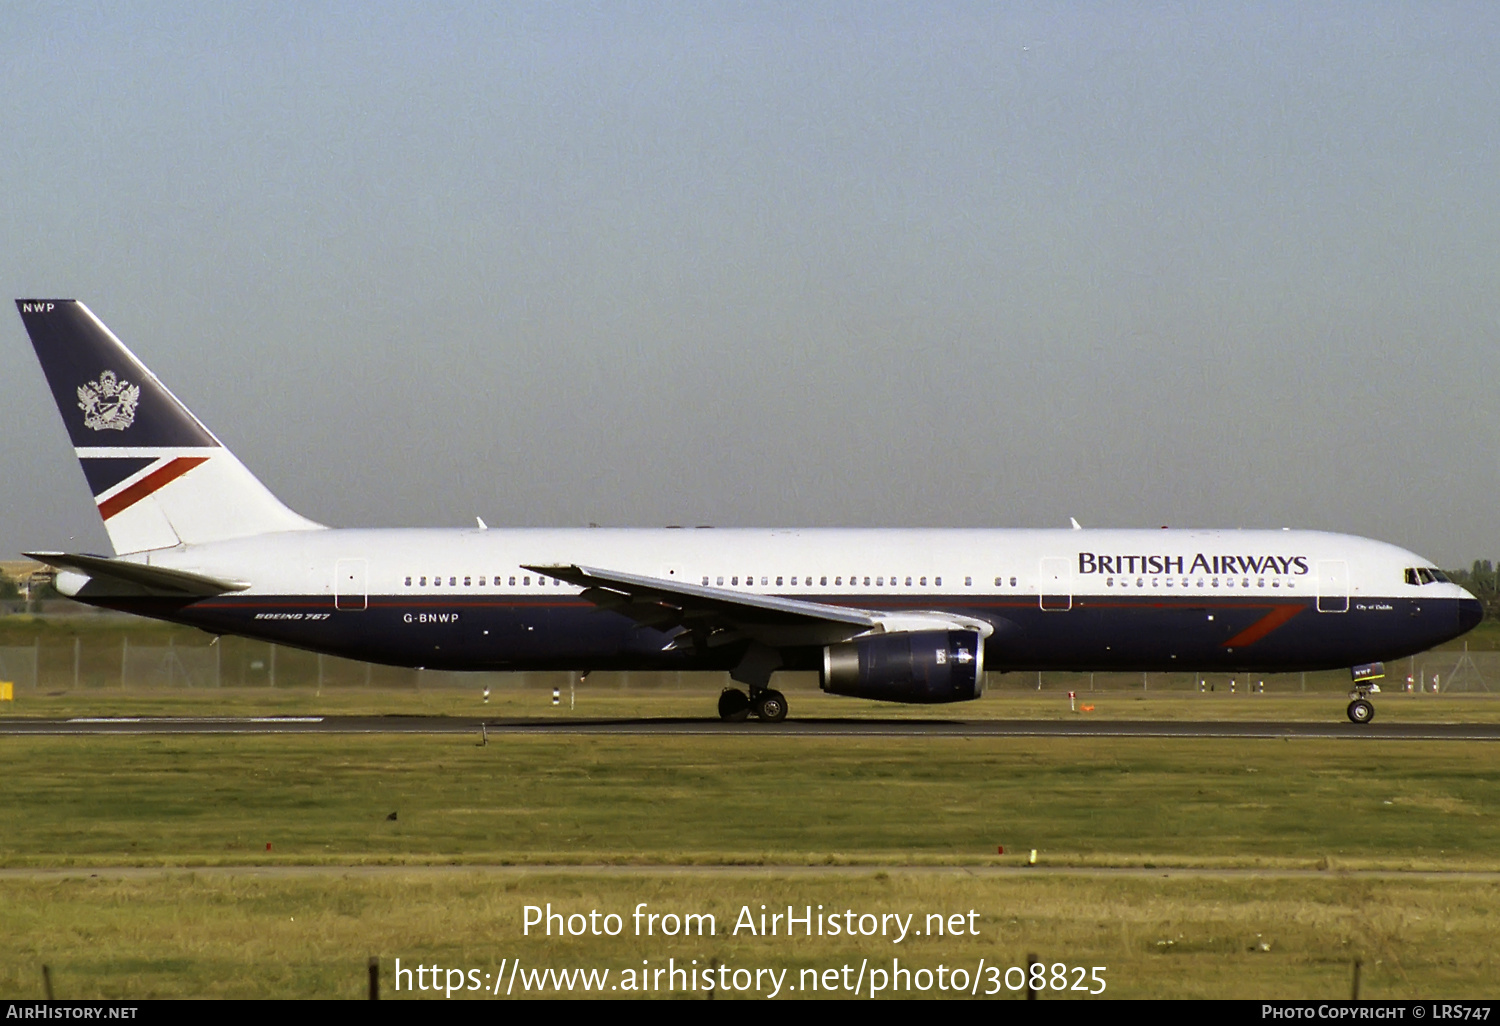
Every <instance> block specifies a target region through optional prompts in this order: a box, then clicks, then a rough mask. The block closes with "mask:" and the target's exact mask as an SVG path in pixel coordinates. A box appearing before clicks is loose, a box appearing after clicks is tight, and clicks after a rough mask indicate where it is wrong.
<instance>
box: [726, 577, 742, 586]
mask: <svg viewBox="0 0 1500 1026" xmlns="http://www.w3.org/2000/svg"><path fill="white" fill-rule="evenodd" d="M729 583H730V584H732V585H734V586H735V587H736V588H738V587H739V586H740V579H739V578H738V577H731V578H730V579H729Z"/></svg>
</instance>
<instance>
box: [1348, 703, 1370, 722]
mask: <svg viewBox="0 0 1500 1026" xmlns="http://www.w3.org/2000/svg"><path fill="white" fill-rule="evenodd" d="M1374 718H1375V706H1373V705H1371V704H1370V703H1369V702H1367V701H1365V700H1364V699H1363V698H1356V699H1355V700H1354V701H1352V702H1350V703H1349V722H1350V723H1360V724H1364V723H1369V722H1370V721H1371V720H1373V719H1374Z"/></svg>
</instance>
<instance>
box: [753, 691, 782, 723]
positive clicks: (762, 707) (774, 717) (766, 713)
mask: <svg viewBox="0 0 1500 1026" xmlns="http://www.w3.org/2000/svg"><path fill="white" fill-rule="evenodd" d="M755 715H757V716H759V717H760V718H761V719H762V720H765V721H766V722H767V723H780V722H781V721H782V720H784V719H786V696H785V695H783V694H782V693H781V692H780V691H773V690H772V689H770V688H767V689H766V690H764V691H762V692H761V693H760V694H758V695H756V696H755Z"/></svg>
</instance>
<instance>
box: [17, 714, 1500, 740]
mask: <svg viewBox="0 0 1500 1026" xmlns="http://www.w3.org/2000/svg"><path fill="white" fill-rule="evenodd" d="M481 730H483V731H485V732H488V733H490V734H497V735H498V734H531V735H539V734H611V735H632V734H649V735H659V734H696V735H740V734H754V735H768V734H769V735H776V736H782V737H1072V738H1078V737H1151V738H1168V737H1182V738H1208V737H1218V738H1294V737H1295V738H1333V739H1338V740H1363V741H1374V740H1385V741H1500V723H1474V724H1465V723H1368V724H1365V725H1364V726H1355V725H1354V724H1352V723H1346V722H1338V721H1330V722H1327V723H1318V722H1306V721H1299V722H1234V721H1220V722H1213V721H1185V720H972V721H964V720H833V719H808V720H787V721H785V722H783V723H760V722H757V721H754V720H751V721H747V722H744V723H724V722H721V721H719V720H708V719H686V718H683V719H608V720H606V719H577V720H561V719H492V720H491V719H484V718H482V717H460V716H244V717H230V716H223V717H213V716H205V717H167V716H162V717H153V716H119V717H104V716H100V717H75V718H72V719H60V718H59V719H42V718H13V719H0V735H20V734H37V735H57V734H478V733H480V731H481Z"/></svg>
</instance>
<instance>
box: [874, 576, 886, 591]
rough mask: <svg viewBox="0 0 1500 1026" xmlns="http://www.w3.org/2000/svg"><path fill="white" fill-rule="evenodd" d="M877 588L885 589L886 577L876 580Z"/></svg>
mask: <svg viewBox="0 0 1500 1026" xmlns="http://www.w3.org/2000/svg"><path fill="white" fill-rule="evenodd" d="M875 587H877V588H883V587H885V578H884V577H877V578H875Z"/></svg>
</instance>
